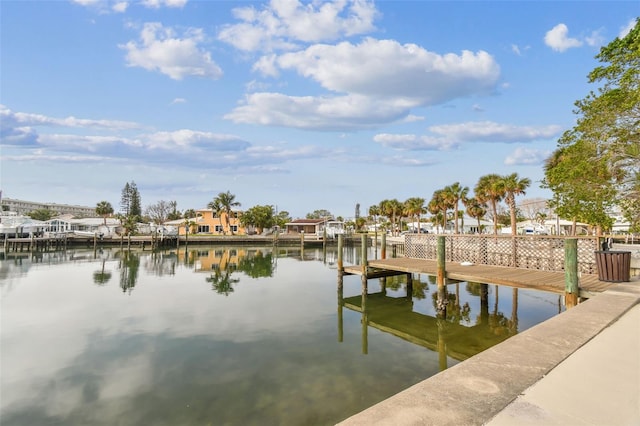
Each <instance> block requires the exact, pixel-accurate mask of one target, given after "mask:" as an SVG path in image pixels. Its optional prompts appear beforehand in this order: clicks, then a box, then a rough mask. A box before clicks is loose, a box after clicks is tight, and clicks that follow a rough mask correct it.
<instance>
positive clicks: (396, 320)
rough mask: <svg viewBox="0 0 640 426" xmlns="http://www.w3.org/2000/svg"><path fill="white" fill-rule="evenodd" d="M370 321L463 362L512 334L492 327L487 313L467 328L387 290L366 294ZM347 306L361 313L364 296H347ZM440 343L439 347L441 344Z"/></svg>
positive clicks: (394, 333) (410, 340)
mask: <svg viewBox="0 0 640 426" xmlns="http://www.w3.org/2000/svg"><path fill="white" fill-rule="evenodd" d="M365 303H366V304H365V306H366V321H367V324H368V325H370V326H372V327H374V328H376V329H378V330H381V331H384V332H386V333H390V334H393V335H394V336H397V337H400V338H402V339H404V340H406V341H408V342H411V343H413V344H416V345H419V346H423V347H425V348H427V349H429V350H432V351H434V352H439V351H441V350H442V349H443V347H442V343H443V340H444V342H445V345H444V346H445V348H444V351H445V352H446V355H447V356H449V357H451V358H454V359H457V360H459V361H463V360H465V359H468V358H470V357H472V356H473V355H476V354H477V353H480V352H482V351H484V350H485V349H488V348H490V347H491V346H494V345H496V344H498V343H500V342H502V341H504V340H506V339H507V338H508V337H510V335H511V334H510V333H508V332H504V333H501V332H496V330H493V329H491V328H490V326H489V324H488V323H489V321H488V315H487V316H486V318H484V320H483V321H481V323H480V324H477V325H474V326H471V327H465V326H462V325H459V324H454V323H450V322H447V321H444V320H440V319H438V318H435V317H432V316H428V315H424V314H421V313H418V312H414V311H413V302H412V301H411V300H409V299H407V298H394V297H389V296H386V295H385V294H384V293H373V294H367V295H366V302H365ZM344 306H345V307H346V308H348V309H351V310H353V311H356V312H362V296H354V297H347V298H345V299H344ZM439 344H440V346H438V345H439Z"/></svg>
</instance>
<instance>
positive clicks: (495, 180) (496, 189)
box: [474, 173, 505, 235]
mask: <svg viewBox="0 0 640 426" xmlns="http://www.w3.org/2000/svg"><path fill="white" fill-rule="evenodd" d="M474 192H475V194H476V198H477V199H478V201H480V202H481V203H489V205H490V206H491V212H492V214H493V234H494V235H498V202H499V201H500V200H502V198H503V197H504V196H505V190H504V179H503V178H502V177H501V176H500V175H497V174H495V173H492V174H488V175H484V176H481V177H480V179H478V183H477V184H476V187H475V189H474Z"/></svg>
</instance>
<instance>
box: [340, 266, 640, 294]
mask: <svg viewBox="0 0 640 426" xmlns="http://www.w3.org/2000/svg"><path fill="white" fill-rule="evenodd" d="M367 265H368V267H367V273H366V276H367V278H378V277H384V276H391V275H399V274H407V273H416V274H426V275H436V274H437V262H436V261H435V260H425V259H411V258H395V259H382V260H369V261H368V263H367ZM445 270H446V278H447V280H455V281H467V282H480V283H487V284H499V285H505V286H509V287H518V288H532V289H536V290H543V291H548V292H552V293H558V294H564V292H565V275H564V272H551V271H537V270H532V269H522V268H509V267H504V266H489V265H471V266H463V265H461V264H460V263H457V262H446V264H445ZM344 273H345V274H351V275H362V266H361V265H354V266H345V268H344ZM632 281H634V282H635V281H640V280H639V279H638V277H634V278H632ZM638 284H640V283H638ZM579 285H580V297H583V298H588V297H591V296H593V295H595V294H597V293H600V292H603V291H605V290H606V289H608V288H610V287H612V286H613V285H615V283H610V282H605V281H600V280H599V279H598V275H596V274H582V275H581V276H580V278H579Z"/></svg>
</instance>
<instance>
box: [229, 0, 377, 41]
mask: <svg viewBox="0 0 640 426" xmlns="http://www.w3.org/2000/svg"><path fill="white" fill-rule="evenodd" d="M233 14H234V16H235V17H236V18H237V19H238V20H240V21H242V22H241V23H239V24H233V25H226V26H224V27H223V28H222V30H221V31H220V33H219V34H218V38H219V39H220V40H222V41H224V42H227V43H229V44H231V45H233V46H234V47H236V48H237V49H240V50H245V51H258V50H262V51H272V50H278V49H280V50H282V49H284V50H288V49H292V48H294V47H295V46H296V45H297V43H298V42H305V43H317V42H321V41H332V40H336V39H338V38H339V37H342V36H353V35H358V34H365V33H368V32H371V31H373V30H375V26H374V24H373V22H374V20H375V19H376V18H377V16H378V11H377V10H376V8H375V5H374V4H373V2H372V1H370V0H351V1H347V0H336V1H327V2H310V3H301V2H299V1H297V0H271V2H270V3H269V4H268V5H266V6H265V7H264V8H263V9H262V10H256V9H255V8H254V7H253V6H248V7H240V8H236V9H234V10H233Z"/></svg>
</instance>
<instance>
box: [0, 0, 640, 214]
mask: <svg viewBox="0 0 640 426" xmlns="http://www.w3.org/2000/svg"><path fill="white" fill-rule="evenodd" d="M639 16H640V2H637V1H620V2H617V1H582V2H577V1H553V2H551V1H532V2H522V1H501V2H498V1H495V2H491V1H473V2H463V1H420V0H414V1H401V0H399V1H391V0H387V1H381V2H380V1H379V2H373V1H368V0H355V1H348V0H336V1H327V2H319V1H313V2H298V1H295V0H272V1H270V2H269V1H264V2H249V1H246V2H245V1H205V0H201V1H193V0H143V1H135V2H134V1H131V2H129V1H108V0H73V1H63V0H58V1H17V0H16V1H8V0H0V27H1V28H0V167H1V169H0V189H1V190H2V196H3V197H7V198H15V199H22V200H28V201H38V202H55V203H65V204H78V205H85V206H95V205H96V204H97V203H98V202H100V201H102V200H105V201H109V202H110V203H111V204H112V205H113V207H114V209H115V210H116V212H117V211H119V209H120V198H121V192H122V189H123V187H124V186H125V184H126V183H127V182H135V184H136V185H137V187H138V191H139V193H140V195H141V200H142V206H143V208H144V207H146V206H148V205H151V204H155V203H157V202H158V201H161V200H164V201H176V202H177V205H178V209H179V210H182V211H184V210H186V209H199V208H206V205H207V204H208V203H209V202H210V201H212V200H213V199H214V198H215V197H216V196H217V195H218V194H219V193H220V192H226V191H229V192H231V193H232V194H234V195H235V197H236V201H238V202H240V203H241V207H240V209H248V208H250V207H253V206H256V205H273V206H274V207H275V208H276V209H277V210H278V211H287V212H289V213H290V215H291V216H292V217H293V218H297V217H305V215H306V214H307V213H310V212H313V211H315V210H328V211H330V212H331V213H333V214H334V215H335V216H342V217H345V218H349V217H353V216H354V215H355V209H356V205H359V206H360V212H361V214H365V215H366V212H367V211H368V208H369V207H370V206H372V205H376V204H378V203H379V202H380V201H382V200H385V199H393V198H396V199H398V200H399V201H404V200H406V199H408V198H410V197H422V198H424V199H425V200H426V202H428V201H429V200H430V199H431V197H432V195H433V192H434V191H436V190H438V189H442V188H444V187H445V186H447V185H451V184H453V183H455V182H459V183H460V184H461V185H463V186H467V187H469V188H470V194H473V187H474V186H475V184H476V183H477V181H478V179H479V178H480V177H481V176H483V175H486V174H490V173H497V174H500V175H507V174H511V173H518V175H519V176H520V177H521V178H529V179H531V181H532V185H531V186H530V187H529V188H528V190H527V193H526V195H525V196H521V197H519V199H518V201H522V200H525V199H531V198H549V197H550V196H551V193H550V192H548V190H546V189H542V188H540V181H541V179H542V178H543V177H544V169H543V165H544V160H545V158H547V157H548V156H549V155H550V153H551V152H552V151H553V150H554V149H555V148H556V146H557V141H558V138H559V137H560V136H561V135H562V133H563V132H564V131H565V130H568V129H570V128H571V127H573V125H574V124H575V121H576V119H577V118H578V117H577V116H576V115H575V113H574V103H575V101H577V100H579V99H582V98H584V97H585V96H586V95H587V94H588V93H589V92H590V91H591V90H596V89H597V86H596V85H594V84H590V83H589V82H588V77H587V76H588V74H589V72H590V71H591V70H593V69H594V68H595V67H596V66H598V65H600V63H599V62H598V61H597V59H596V58H595V56H596V55H597V54H598V52H599V49H600V48H601V47H602V46H605V45H607V44H608V43H609V42H611V41H612V40H614V39H615V38H616V37H620V36H624V35H625V34H626V33H627V32H628V31H629V30H630V29H631V27H632V26H633V25H634V23H635V19H636V18H637V17H639Z"/></svg>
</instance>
